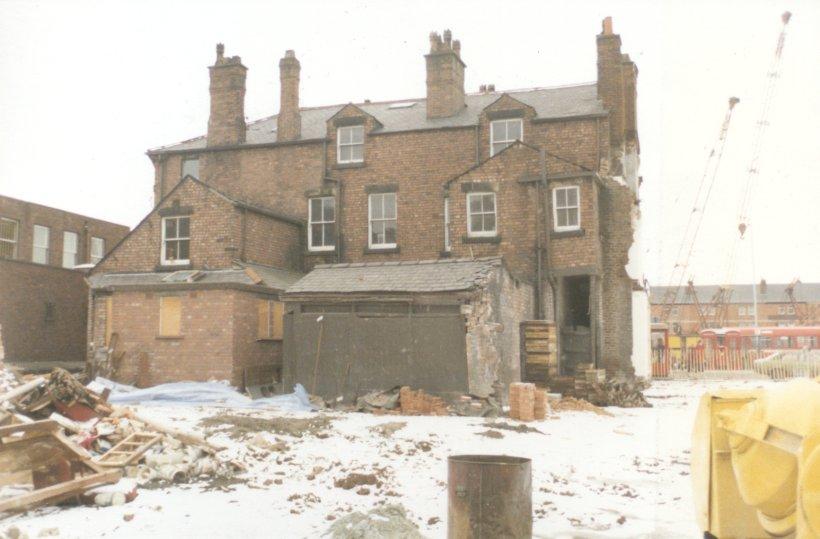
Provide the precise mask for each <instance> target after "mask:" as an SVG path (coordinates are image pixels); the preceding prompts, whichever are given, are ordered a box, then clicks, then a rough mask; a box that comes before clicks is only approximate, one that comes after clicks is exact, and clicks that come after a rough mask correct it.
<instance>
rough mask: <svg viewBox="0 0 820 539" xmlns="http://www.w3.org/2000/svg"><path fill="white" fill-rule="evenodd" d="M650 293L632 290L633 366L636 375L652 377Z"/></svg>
mask: <svg viewBox="0 0 820 539" xmlns="http://www.w3.org/2000/svg"><path fill="white" fill-rule="evenodd" d="M651 321H652V319H651V315H650V312H649V294H647V293H646V291H645V290H636V291H633V292H632V367H633V368H634V369H635V376H642V377H644V378H651V377H652V345H651V332H650V323H651Z"/></svg>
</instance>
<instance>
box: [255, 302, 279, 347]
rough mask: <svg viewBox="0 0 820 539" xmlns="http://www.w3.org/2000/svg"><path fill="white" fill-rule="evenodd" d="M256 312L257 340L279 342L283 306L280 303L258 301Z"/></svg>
mask: <svg viewBox="0 0 820 539" xmlns="http://www.w3.org/2000/svg"><path fill="white" fill-rule="evenodd" d="M258 311H259V318H258V326H257V328H258V329H257V338H259V339H273V340H281V339H282V334H283V325H282V324H283V319H282V316H283V315H284V312H285V304H284V303H282V302H281V301H273V300H268V299H260V300H259V306H258Z"/></svg>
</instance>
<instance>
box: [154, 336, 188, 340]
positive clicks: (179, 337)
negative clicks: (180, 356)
mask: <svg viewBox="0 0 820 539" xmlns="http://www.w3.org/2000/svg"><path fill="white" fill-rule="evenodd" d="M184 338H185V336H184V335H157V336H156V339H157V340H158V341H181V340H182V339H184Z"/></svg>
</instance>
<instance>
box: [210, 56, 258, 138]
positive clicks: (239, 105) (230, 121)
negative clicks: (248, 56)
mask: <svg viewBox="0 0 820 539" xmlns="http://www.w3.org/2000/svg"><path fill="white" fill-rule="evenodd" d="M208 70H209V71H210V76H211V85H210V92H211V115H210V117H209V118H208V139H207V144H208V146H228V145H231V144H241V143H243V142H245V127H246V126H245V78H246V75H247V72H248V68H246V67H245V66H243V65H242V59H241V58H239V56H232V57H230V58H226V57H225V45H223V44H222V43H219V44H217V46H216V62H214V65H212V66H211V67H209V68H208Z"/></svg>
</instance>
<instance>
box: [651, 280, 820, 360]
mask: <svg viewBox="0 0 820 539" xmlns="http://www.w3.org/2000/svg"><path fill="white" fill-rule="evenodd" d="M730 288H731V293H729V294H727V301H726V304H725V307H724V308H723V310H724V312H718V311H719V310H720V309H721V308H720V307H719V306H716V305H713V304H712V298H714V297H715V295H716V294H717V292H718V290H719V287H718V286H717V285H698V286H695V287H694V291H695V294H696V297H693V296H692V293H691V292H690V291H689V290H688V289H681V290H679V291H678V297H677V298H676V299H675V304H674V306H673V307H672V308H671V309H669V315H668V316H667V317H666V319H663V305H662V300H663V298H664V294H665V293H666V291H667V287H665V286H653V287H652V294H651V302H652V323H653V324H660V325H662V326H663V327H666V328H668V329H669V330H670V334H672V335H679V336H685V337H687V344H688V345H689V346H693V345H696V344H697V342H698V340H697V339H696V338H695V337H696V336H697V334H698V331H699V330H700V329H705V328H702V327H701V317H703V320H704V322H705V325H706V326H708V327H719V326H723V327H742V326H752V325H754V322H755V309H754V298H753V296H752V285H751V284H742V285H733V286H731V287H730ZM790 288H791V291H790V290H789V289H790ZM696 299H697V301H696ZM698 309H700V312H699V311H698ZM718 319H722V323H718V322H717V321H718ZM757 324H758V326H817V325H820V283H802V282H800V281H796V282H795V283H793V284H786V283H767V282H766V281H765V280H762V281H761V282H760V283H759V284H758V285H757Z"/></svg>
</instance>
